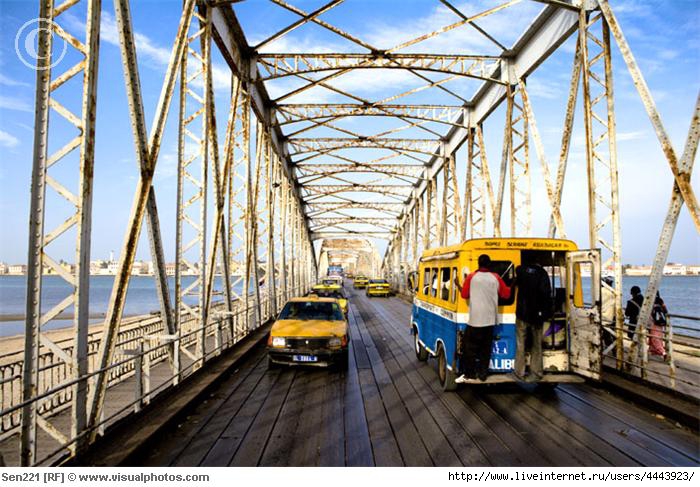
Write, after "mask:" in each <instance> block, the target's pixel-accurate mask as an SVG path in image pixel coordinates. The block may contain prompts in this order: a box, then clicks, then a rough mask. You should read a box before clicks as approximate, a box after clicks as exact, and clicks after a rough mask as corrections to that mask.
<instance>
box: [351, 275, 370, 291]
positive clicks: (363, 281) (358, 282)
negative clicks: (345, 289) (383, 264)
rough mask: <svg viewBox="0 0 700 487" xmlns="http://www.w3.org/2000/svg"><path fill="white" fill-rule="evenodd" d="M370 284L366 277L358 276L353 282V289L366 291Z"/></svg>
mask: <svg viewBox="0 0 700 487" xmlns="http://www.w3.org/2000/svg"><path fill="white" fill-rule="evenodd" d="M368 282H369V279H367V278H366V277H365V276H357V277H355V280H354V281H353V284H352V287H354V288H355V289H364V288H366V287H367V283H368Z"/></svg>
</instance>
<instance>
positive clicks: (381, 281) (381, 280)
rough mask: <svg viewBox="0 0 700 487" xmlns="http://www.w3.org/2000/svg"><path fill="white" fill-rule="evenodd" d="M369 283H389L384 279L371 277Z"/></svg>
mask: <svg viewBox="0 0 700 487" xmlns="http://www.w3.org/2000/svg"><path fill="white" fill-rule="evenodd" d="M369 283H370V284H389V283H388V282H387V281H386V279H372V280H370V281H369Z"/></svg>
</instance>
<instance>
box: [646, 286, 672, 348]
mask: <svg viewBox="0 0 700 487" xmlns="http://www.w3.org/2000/svg"><path fill="white" fill-rule="evenodd" d="M667 323H668V309H666V304H665V303H664V300H663V299H661V295H659V292H658V291H656V299H654V306H653V307H652V308H651V332H650V333H649V353H650V354H652V355H656V356H659V357H663V358H664V359H666V346H665V345H666V344H665V342H664V332H665V330H666V324H667Z"/></svg>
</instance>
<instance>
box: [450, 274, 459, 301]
mask: <svg viewBox="0 0 700 487" xmlns="http://www.w3.org/2000/svg"><path fill="white" fill-rule="evenodd" d="M458 283H459V274H457V268H456V267H453V268H452V297H451V298H450V303H454V302H456V301H457V293H458V292H459V287H458Z"/></svg>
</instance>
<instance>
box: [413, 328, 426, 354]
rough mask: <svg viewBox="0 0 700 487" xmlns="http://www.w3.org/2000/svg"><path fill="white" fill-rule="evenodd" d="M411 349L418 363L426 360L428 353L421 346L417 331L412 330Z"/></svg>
mask: <svg viewBox="0 0 700 487" xmlns="http://www.w3.org/2000/svg"><path fill="white" fill-rule="evenodd" d="M413 349H414V350H415V351H416V358H417V359H418V361H419V362H425V361H426V360H428V351H427V350H426V349H425V347H424V346H423V344H422V343H421V342H420V341H419V340H418V330H416V329H415V328H414V329H413Z"/></svg>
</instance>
